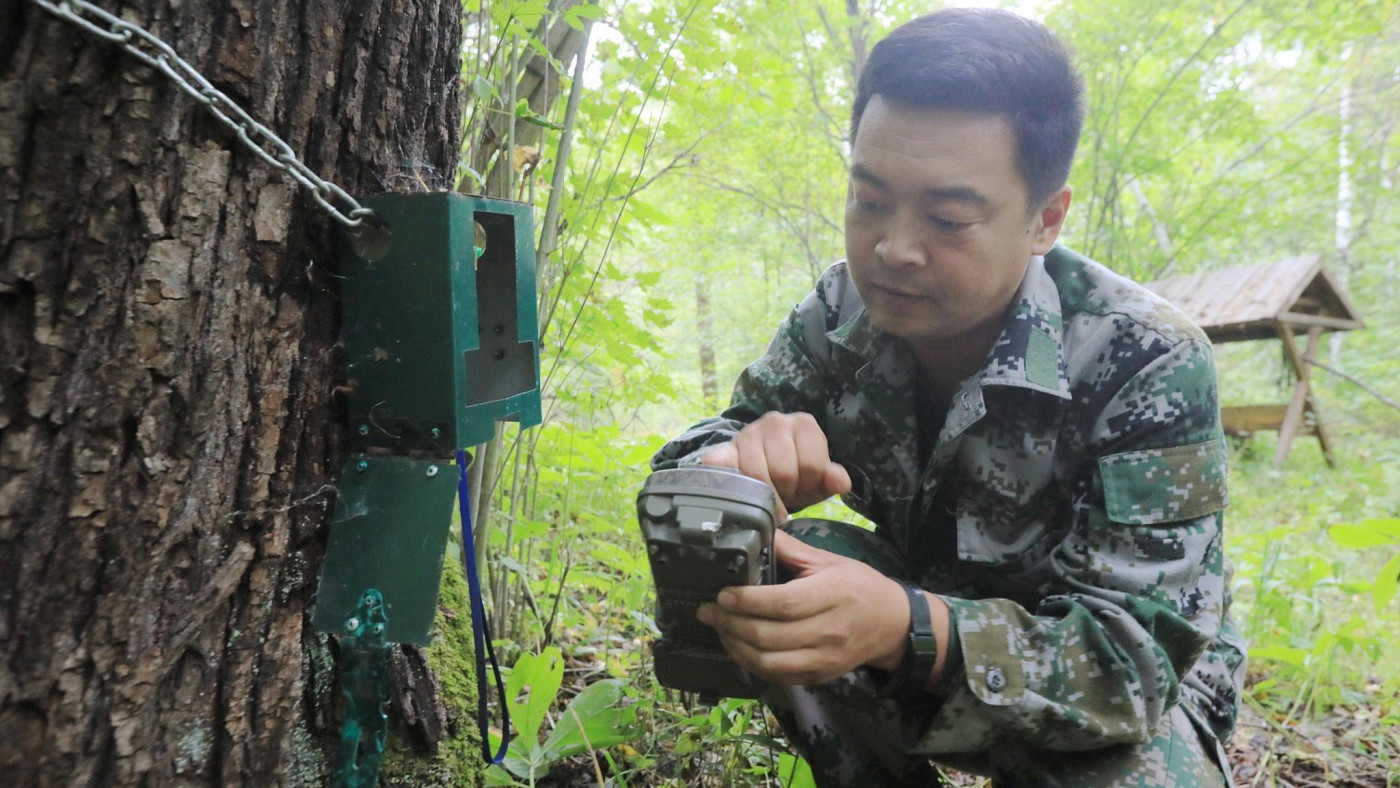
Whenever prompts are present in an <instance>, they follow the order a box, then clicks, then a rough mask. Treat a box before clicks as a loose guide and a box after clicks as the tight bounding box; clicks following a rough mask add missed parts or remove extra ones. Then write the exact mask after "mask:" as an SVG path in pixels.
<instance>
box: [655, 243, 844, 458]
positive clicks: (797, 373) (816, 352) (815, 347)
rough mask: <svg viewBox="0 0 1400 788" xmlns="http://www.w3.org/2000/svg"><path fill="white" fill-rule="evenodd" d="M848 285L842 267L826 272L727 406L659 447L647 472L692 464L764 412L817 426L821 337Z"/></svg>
mask: <svg viewBox="0 0 1400 788" xmlns="http://www.w3.org/2000/svg"><path fill="white" fill-rule="evenodd" d="M848 282H849V280H848V279H847V278H846V277H845V265H844V263H838V264H837V265H835V266H832V267H831V268H830V269H828V270H827V271H826V273H825V274H823V275H822V277H821V279H819V280H818V281H817V285H816V287H815V289H813V291H812V292H810V293H808V294H807V297H806V298H804V299H802V302H801V303H799V304H798V305H797V306H796V307H794V308H793V310H792V312H791V313H789V314H788V316H787V317H786V318H785V319H784V320H783V322H782V323H781V324H780V325H779V326H778V331H777V333H776V334H775V335H774V337H773V339H772V341H771V342H770V343H769V344H768V349H767V350H766V351H765V352H764V354H763V355H762V356H761V357H759V359H758V360H757V361H755V362H753V363H752V364H750V365H749V366H748V367H746V368H745V369H744V371H743V372H742V373H741V374H740V375H739V379H738V381H737V382H735V384H734V393H733V395H732V396H731V398H730V403H729V407H728V408H726V409H725V410H724V412H722V413H721V414H720V415H718V416H715V417H712V418H708V419H705V420H704V421H701V422H700V423H698V424H696V425H694V426H693V427H691V428H690V429H688V430H686V431H685V433H684V434H682V435H681V436H680V437H677V438H675V439H673V440H671V441H670V442H668V443H667V444H666V445H665V446H663V447H661V450H660V451H658V452H657V453H656V456H655V457H653V458H652V460H651V467H652V470H663V469H666V468H674V467H677V466H683V465H695V464H698V463H699V462H700V457H701V455H703V454H704V450H705V449H707V448H709V447H711V446H715V445H718V444H721V443H727V442H729V441H730V440H732V439H733V438H734V436H735V435H737V434H738V433H739V430H742V429H743V428H744V427H745V426H747V425H748V424H749V423H751V422H753V421H755V420H756V419H758V417H759V416H762V415H763V414H765V413H768V412H769V411H778V412H780V413H810V414H812V415H813V416H815V417H816V418H817V420H818V422H819V423H820V422H821V421H822V414H823V413H824V407H823V403H824V402H825V399H826V396H827V390H828V387H829V386H830V385H831V382H830V381H831V372H830V370H829V363H828V362H829V360H830V355H831V354H830V347H829V344H828V343H827V341H826V337H825V334H826V332H827V331H829V330H831V329H833V328H835V327H836V323H837V322H838V320H839V318H840V312H839V308H840V305H841V303H842V301H843V299H845V298H846V297H847V296H846V294H845V291H846V290H847V288H848V287H849V284H848ZM822 427H823V429H825V427H826V425H825V424H822Z"/></svg>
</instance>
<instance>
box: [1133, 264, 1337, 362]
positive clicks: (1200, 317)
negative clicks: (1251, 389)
mask: <svg viewBox="0 0 1400 788" xmlns="http://www.w3.org/2000/svg"><path fill="white" fill-rule="evenodd" d="M1147 287H1148V288H1149V289H1151V290H1152V291H1153V292H1155V293H1157V294H1158V295H1160V296H1162V297H1163V298H1165V299H1167V300H1168V301H1170V302H1171V303H1172V304H1174V305H1176V307H1177V308H1178V309H1180V310H1181V311H1183V312H1185V313H1186V314H1187V316H1188V317H1190V318H1191V319H1192V320H1193V321H1195V322H1196V324H1197V325H1199V326H1200V327H1201V328H1202V329H1204V330H1205V332H1206V335H1207V336H1209V337H1210V338H1211V340H1212V341H1214V342H1238V341H1241V340H1247V339H1275V338H1277V337H1278V326H1279V324H1284V325H1288V326H1292V327H1294V328H1297V329H1300V330H1301V329H1308V328H1312V327H1314V326H1318V327H1321V328H1322V330H1323V331H1348V330H1351V329H1354V328H1362V327H1364V323H1363V322H1362V320H1361V316H1360V315H1359V314H1358V313H1357V311H1356V308H1355V307H1354V306H1352V303H1351V299H1350V298H1349V297H1348V296H1347V294H1346V292H1345V291H1344V290H1343V289H1342V288H1341V286H1340V285H1339V284H1338V283H1337V281H1336V280H1335V279H1333V278H1332V275H1331V274H1330V273H1328V272H1327V269H1326V268H1324V267H1323V265H1322V259H1321V257H1320V256H1319V255H1315V254H1313V255H1304V256H1301V257H1290V258H1288V259H1286V260H1280V261H1278V262H1276V263H1266V264H1264V265H1254V266H1249V267H1247V268H1229V269H1226V270H1223V271H1207V272H1205V273H1199V274H1191V275H1189V276H1178V277H1173V278H1171V279H1161V280H1158V281H1155V282H1148V283H1147Z"/></svg>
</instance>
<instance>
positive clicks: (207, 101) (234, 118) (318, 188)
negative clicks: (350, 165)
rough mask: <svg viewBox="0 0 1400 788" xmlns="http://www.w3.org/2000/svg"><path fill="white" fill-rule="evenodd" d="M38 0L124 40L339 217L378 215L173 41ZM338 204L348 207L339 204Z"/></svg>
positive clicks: (64, 1)
mask: <svg viewBox="0 0 1400 788" xmlns="http://www.w3.org/2000/svg"><path fill="white" fill-rule="evenodd" d="M34 3H35V4H36V5H38V6H39V7H40V8H43V9H44V10H45V11H48V12H49V13H51V14H53V15H54V16H56V17H58V18H59V19H63V20H65V21H68V22H72V23H73V24H75V25H77V26H78V27H80V28H82V29H84V30H86V31H87V32H89V33H91V34H93V35H95V36H97V37H98V38H102V39H105V40H107V41H111V42H112V43H115V44H120V45H121V47H122V49H124V50H126V51H127V53H128V54H130V55H132V56H133V57H135V58H136V59H137V60H140V61H141V62H142V63H145V64H146V65H148V66H150V67H151V68H154V69H157V70H158V71H160V72H161V73H163V74H165V75H166V76H167V77H169V78H170V80H171V81H172V82H174V83H175V86H176V87H178V88H179V89H180V90H183V91H184V92H185V93H188V94H189V95H190V96H191V97H192V98H194V100H195V101H198V102H199V103H201V104H203V105H204V106H205V107H207V108H208V109H209V111H210V112H211V113H212V114H213V115H214V117H216V118H218V119H219V120H221V121H223V123H224V125H226V126H228V127H229V128H230V129H232V130H233V131H234V132H235V133H237V134H238V138H239V139H240V140H243V142H244V144H246V145H247V146H248V148H249V150H251V151H253V152H254V153H256V154H257V155H258V157H259V158H261V159H262V160H263V161H265V162H267V163H268V164H269V165H270V166H272V167H274V168H275V169H278V170H281V171H282V172H285V173H286V174H288V175H290V176H291V177H292V178H293V179H294V180H296V182H297V183H300V184H301V185H302V186H305V187H306V188H307V189H308V190H309V191H310V192H311V197H312V198H313V199H315V200H316V202H317V203H318V204H319V205H320V206H321V207H322V208H325V209H326V211H327V212H328V213H330V215H331V217H332V218H334V219H335V220H336V221H338V222H340V223H341V224H343V225H345V226H346V227H352V228H353V227H359V226H360V225H361V224H363V223H364V220H365V218H366V217H370V216H373V215H374V211H372V210H370V209H369V208H365V207H363V206H361V205H360V204H359V203H358V202H356V201H355V198H354V197H351V196H350V195H349V194H347V193H346V191H345V190H344V189H342V188H340V187H339V186H336V185H335V184H334V183H331V182H330V181H327V180H324V179H322V178H321V177H320V176H318V175H317V174H316V173H314V172H312V171H311V168H309V167H307V166H306V165H305V164H302V163H301V161H300V160H299V159H297V157H296V154H295V153H293V152H292V146H290V145H288V144H287V143H286V142H284V141H282V138H281V137H278V136H277V135H276V134H273V133H272V131H271V130H270V129H268V128H267V127H266V126H264V125H262V124H261V123H259V122H257V121H256V120H253V118H252V116H250V115H249V114H248V113H247V112H244V111H243V108H242V107H239V106H238V105H237V104H235V103H234V102H233V99H230V98H229V97H228V96H226V95H224V94H223V93H222V92H220V91H219V90H218V89H217V88H215V87H214V86H213V85H211V84H209V80H207V79H205V78H204V75H203V74H200V73H199V72H198V71H196V70H195V68H194V66H191V65H190V64H189V63H187V62H186V61H185V60H184V59H183V58H181V57H180V56H179V55H178V54H176V53H175V50H174V49H172V48H171V46H170V45H169V44H167V43H165V42H164V41H162V40H160V39H159V38H156V37H155V36H154V35H152V34H151V33H150V32H148V31H147V30H145V29H144V28H141V27H139V26H137V25H133V24H131V23H130V22H127V21H125V20H123V19H121V18H119V17H117V16H114V15H112V14H111V13H108V12H107V11H104V10H103V9H101V8H98V7H97V6H95V5H93V4H92V3H89V2H86V0H58V1H57V2H54V1H53V0H34ZM89 17H91V18H89ZM93 19H96V20H97V22H100V23H101V24H98V23H97V22H94V21H93ZM142 45H145V46H146V47H147V48H149V49H150V50H154V51H153V52H150V51H146V50H145V49H142ZM336 203H339V204H340V205H341V206H344V207H345V208H346V209H347V210H344V211H342V210H341V209H340V208H337V207H336Z"/></svg>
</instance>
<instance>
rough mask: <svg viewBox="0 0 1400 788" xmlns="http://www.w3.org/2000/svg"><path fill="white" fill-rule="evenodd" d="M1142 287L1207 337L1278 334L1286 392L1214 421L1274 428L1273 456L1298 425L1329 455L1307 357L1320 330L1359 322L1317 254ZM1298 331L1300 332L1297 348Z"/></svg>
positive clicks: (1236, 431) (1239, 431) (1235, 429)
mask: <svg viewBox="0 0 1400 788" xmlns="http://www.w3.org/2000/svg"><path fill="white" fill-rule="evenodd" d="M1147 287H1148V288H1150V289H1151V290H1153V291H1154V292H1156V293H1157V294H1158V295H1160V296H1162V297H1163V298H1165V299H1167V300H1168V301H1170V302H1171V303H1173V304H1175V305H1176V306H1177V308H1179V309H1181V310H1182V311H1183V312H1185V313H1186V314H1187V316H1189V317H1190V318H1191V319H1192V320H1194V321H1195V322H1196V324H1197V325H1199V326H1200V327H1201V328H1202V329H1203V330H1204V331H1205V332H1206V336H1208V337H1210V339H1211V341H1212V342H1216V343H1223V342H1240V341H1244V340H1254V339H1278V340H1280V341H1282V342H1283V350H1284V357H1285V358H1286V359H1287V360H1288V364H1289V366H1291V367H1292V368H1293V372H1294V374H1295V375H1296V376H1297V382H1296V383H1294V384H1293V396H1292V398H1291V399H1290V400H1289V401H1288V402H1287V403H1284V404H1280V405H1246V406H1242V407H1229V408H1221V409H1220V417H1221V422H1222V423H1223V425H1224V427H1225V431H1226V432H1227V433H1229V434H1232V435H1249V434H1250V433H1253V432H1257V431H1259V430H1277V431H1278V433H1279V440H1278V450H1277V451H1276V452H1275V454H1274V460H1275V461H1276V462H1280V463H1281V462H1283V461H1284V460H1285V459H1286V458H1287V457H1288V451H1289V449H1290V448H1291V447H1292V445H1293V439H1294V438H1295V437H1296V436H1297V435H1298V433H1299V432H1300V431H1301V432H1304V433H1305V434H1309V435H1314V436H1316V437H1317V440H1318V443H1320V444H1321V445H1322V452H1323V454H1324V455H1325V456H1326V458H1327V462H1328V463H1329V464H1331V463H1332V462H1333V457H1332V442H1331V440H1330V439H1329V438H1328V436H1327V431H1326V429H1324V428H1323V426H1322V419H1321V418H1320V417H1319V416H1318V413H1317V405H1316V403H1315V402H1314V401H1313V397H1312V394H1311V392H1310V390H1309V387H1308V373H1309V371H1310V369H1311V364H1310V363H1309V362H1310V361H1311V360H1312V358H1313V355H1314V354H1315V353H1317V349H1318V344H1319V342H1320V340H1321V338H1322V334H1323V333H1324V332H1328V331H1350V330H1351V329H1354V328H1362V327H1363V323H1362V321H1361V316H1360V315H1359V314H1357V311H1356V308H1355V307H1354V306H1353V305H1352V303H1351V299H1350V298H1348V297H1347V294H1346V292H1345V291H1344V290H1342V287H1341V285H1339V284H1338V283H1337V281H1336V280H1335V279H1333V278H1332V275H1331V274H1329V273H1328V272H1327V269H1326V268H1324V267H1323V265H1322V259H1321V257H1320V256H1319V255H1315V254H1314V255H1305V256H1302V257H1290V258H1288V259H1287V260H1280V261H1279V262H1276V263H1269V264H1266V265H1255V266H1250V267H1247V268H1231V269H1228V270H1224V271H1210V272H1206V273H1200V274H1192V275H1190V276H1178V277H1174V278H1171V279H1162V280H1159V281H1156V282H1149V283H1147ZM1297 334H1303V335H1305V336H1306V344H1305V346H1304V350H1303V351H1301V352H1300V351H1299V350H1298V342H1297V340H1296V339H1295V335H1297Z"/></svg>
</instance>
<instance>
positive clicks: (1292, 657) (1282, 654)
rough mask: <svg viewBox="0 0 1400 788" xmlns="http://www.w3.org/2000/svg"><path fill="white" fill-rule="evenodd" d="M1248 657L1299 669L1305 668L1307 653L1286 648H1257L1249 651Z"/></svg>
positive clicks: (1298, 649) (1297, 649) (1299, 649)
mask: <svg viewBox="0 0 1400 788" xmlns="http://www.w3.org/2000/svg"><path fill="white" fill-rule="evenodd" d="M1249 656H1250V657H1253V658H1254V659H1267V660H1271V661H1273V662H1282V663H1284V664H1285V665H1292V666H1293V667H1295V668H1301V667H1306V666H1307V659H1308V652H1307V651H1305V650H1303V649H1301V648H1289V647H1288V646H1258V647H1255V648H1251V649H1250V650H1249Z"/></svg>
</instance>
